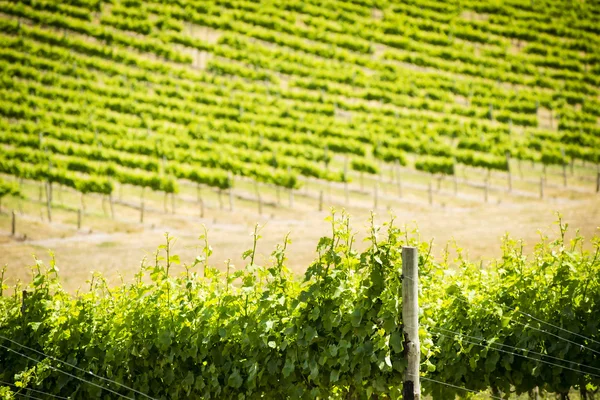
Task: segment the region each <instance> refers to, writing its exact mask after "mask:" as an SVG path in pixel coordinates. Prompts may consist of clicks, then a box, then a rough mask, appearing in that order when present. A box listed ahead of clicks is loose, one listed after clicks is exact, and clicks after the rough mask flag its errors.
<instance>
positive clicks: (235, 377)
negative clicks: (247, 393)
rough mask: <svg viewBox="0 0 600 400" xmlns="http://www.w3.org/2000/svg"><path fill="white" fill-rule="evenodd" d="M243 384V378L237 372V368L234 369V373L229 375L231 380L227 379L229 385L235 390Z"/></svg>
mask: <svg viewBox="0 0 600 400" xmlns="http://www.w3.org/2000/svg"><path fill="white" fill-rule="evenodd" d="M243 382H244V380H243V379H242V376H241V375H240V373H239V371H238V370H237V368H234V369H233V373H232V374H231V375H229V379H227V385H229V386H231V387H232V388H234V389H239V388H240V387H241V386H242V383H243Z"/></svg>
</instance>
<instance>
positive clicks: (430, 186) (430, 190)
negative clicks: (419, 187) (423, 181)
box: [427, 179, 433, 205]
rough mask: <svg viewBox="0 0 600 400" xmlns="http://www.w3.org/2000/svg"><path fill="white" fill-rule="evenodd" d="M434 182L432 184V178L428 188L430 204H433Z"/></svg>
mask: <svg viewBox="0 0 600 400" xmlns="http://www.w3.org/2000/svg"><path fill="white" fill-rule="evenodd" d="M432 186H433V185H432V184H431V179H430V180H429V186H428V188H427V193H428V196H429V205H433V188H432Z"/></svg>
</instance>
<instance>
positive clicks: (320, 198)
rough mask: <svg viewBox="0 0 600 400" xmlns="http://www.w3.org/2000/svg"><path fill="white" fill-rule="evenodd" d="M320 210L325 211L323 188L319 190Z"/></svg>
mask: <svg viewBox="0 0 600 400" xmlns="http://www.w3.org/2000/svg"><path fill="white" fill-rule="evenodd" d="M319 211H323V189H321V190H320V191H319Z"/></svg>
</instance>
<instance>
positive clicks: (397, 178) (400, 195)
mask: <svg viewBox="0 0 600 400" xmlns="http://www.w3.org/2000/svg"><path fill="white" fill-rule="evenodd" d="M396 183H397V185H398V197H399V198H402V179H401V178H400V169H397V170H396Z"/></svg>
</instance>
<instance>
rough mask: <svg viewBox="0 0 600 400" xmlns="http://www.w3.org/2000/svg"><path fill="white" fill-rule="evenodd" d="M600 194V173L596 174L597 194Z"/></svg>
mask: <svg viewBox="0 0 600 400" xmlns="http://www.w3.org/2000/svg"><path fill="white" fill-rule="evenodd" d="M598 192H600V171H598V172H597V173H596V193H598Z"/></svg>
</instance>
